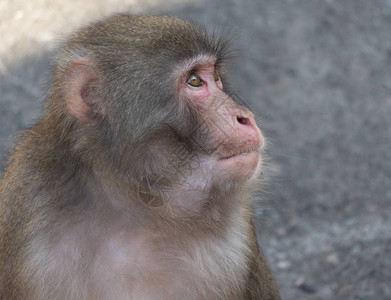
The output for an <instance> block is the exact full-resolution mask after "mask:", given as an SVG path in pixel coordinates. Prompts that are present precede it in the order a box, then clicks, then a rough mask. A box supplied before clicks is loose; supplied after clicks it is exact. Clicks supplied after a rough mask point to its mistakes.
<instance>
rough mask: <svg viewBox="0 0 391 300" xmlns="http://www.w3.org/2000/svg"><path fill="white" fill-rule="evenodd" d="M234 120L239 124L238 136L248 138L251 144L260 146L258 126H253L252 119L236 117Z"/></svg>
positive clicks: (261, 140) (260, 136)
mask: <svg viewBox="0 0 391 300" xmlns="http://www.w3.org/2000/svg"><path fill="white" fill-rule="evenodd" d="M236 120H237V121H238V123H239V126H238V130H239V132H238V133H239V135H242V136H246V137H248V138H249V139H250V140H251V141H252V142H253V143H255V144H257V145H258V146H260V145H262V143H263V139H262V134H261V132H260V130H259V129H258V126H257V125H256V124H255V120H254V118H253V117H244V116H238V117H236Z"/></svg>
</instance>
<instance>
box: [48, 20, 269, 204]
mask: <svg viewBox="0 0 391 300" xmlns="http://www.w3.org/2000/svg"><path fill="white" fill-rule="evenodd" d="M226 56H227V43H226V42H225V41H224V40H222V39H220V38H218V37H216V36H213V35H208V34H206V33H205V32H203V31H202V30H200V29H198V28H197V27H196V26H194V25H193V24H191V23H189V22H187V21H184V20H181V19H178V18H172V17H154V16H142V15H117V16H114V17H112V18H111V19H109V20H106V21H105V22H101V23H97V24H95V25H92V26H91V27H87V28H85V29H84V30H82V31H80V32H79V33H77V34H76V35H75V36H74V37H73V38H72V39H71V40H70V42H69V43H68V44H67V45H66V47H65V51H64V52H63V53H62V57H61V59H60V63H59V66H58V69H57V73H56V74H57V76H59V78H60V79H59V81H60V82H63V83H64V84H62V85H61V88H62V91H63V95H64V98H65V102H64V101H63V102H62V103H65V105H64V104H61V102H58V103H57V102H53V103H52V104H51V105H52V106H54V107H56V106H58V107H59V109H58V111H61V112H62V114H63V115H65V119H66V120H67V122H68V123H69V124H70V125H69V126H72V127H73V128H74V134H73V136H72V140H71V143H73V147H74V148H75V149H76V148H77V149H78V151H79V153H83V158H82V160H83V161H84V162H85V163H86V164H87V165H89V166H90V169H91V170H93V171H94V174H105V177H106V178H107V177H108V178H110V177H111V178H115V180H114V179H113V181H115V182H116V184H118V185H119V186H121V187H122V188H123V189H127V190H131V189H132V188H135V189H138V190H139V191H140V198H142V199H143V200H144V201H146V202H150V200H151V199H155V200H156V199H157V198H159V199H163V200H164V201H163V202H164V203H166V202H170V201H174V202H175V203H179V204H180V205H184V206H185V207H186V209H187V210H191V209H193V208H194V207H193V206H197V205H204V203H200V202H203V201H207V199H208V197H211V195H212V194H213V195H214V197H216V195H218V194H221V195H223V194H227V193H230V192H233V191H234V190H235V189H238V188H239V187H243V186H246V185H247V184H248V183H249V182H252V181H254V179H255V178H256V177H257V175H258V172H259V167H260V150H261V149H262V146H263V143H264V142H263V137H262V134H261V132H260V130H259V129H258V127H257V125H256V123H255V120H254V116H253V113H252V112H250V111H249V110H248V109H247V108H245V107H244V106H242V105H240V104H238V103H237V102H236V101H235V99H234V98H233V97H231V96H230V93H229V92H228V90H227V88H226V87H225V82H226V78H225V68H224V64H225V61H226ZM61 105H62V107H61ZM80 149H82V151H80ZM90 154H91V155H90ZM89 157H94V159H93V160H92V159H89ZM97 157H98V158H99V159H97ZM111 174H112V175H111ZM146 199H147V200H146ZM173 199H174V200H173ZM175 199H176V200H175ZM193 199H197V200H193ZM201 199H202V200H201ZM155 200H153V201H155ZM153 201H151V202H150V203H152V202H153ZM159 203H160V202H159ZM194 203H196V204H194Z"/></svg>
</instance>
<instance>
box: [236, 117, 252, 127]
mask: <svg viewBox="0 0 391 300" xmlns="http://www.w3.org/2000/svg"><path fill="white" fill-rule="evenodd" d="M236 119H237V120H238V122H239V124H242V125H249V124H250V121H249V120H248V119H247V118H243V117H237V118H236Z"/></svg>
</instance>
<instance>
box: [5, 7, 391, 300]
mask: <svg viewBox="0 0 391 300" xmlns="http://www.w3.org/2000/svg"><path fill="white" fill-rule="evenodd" d="M124 10H127V11H133V12H153V13H156V12H166V13H169V14H175V15H180V16H183V17H187V18H191V19H193V20H196V21H197V22H198V23H200V24H202V25H204V26H205V27H208V28H211V29H215V28H219V29H221V30H223V31H232V36H233V37H234V38H233V40H232V44H233V46H234V47H235V48H236V50H237V52H238V53H239V59H237V60H236V62H235V65H234V67H233V68H232V70H234V71H235V72H234V73H233V74H232V84H233V86H234V87H235V89H236V90H237V92H238V94H240V95H241V98H242V99H243V101H245V102H246V103H247V104H248V105H249V106H250V107H251V108H252V109H253V110H254V111H255V112H256V115H257V117H258V119H259V121H260V124H261V128H262V129H263V130H264V132H265V135H266V136H267V137H268V138H269V141H270V144H271V146H270V150H269V151H268V154H269V156H270V166H269V170H268V171H267V172H266V175H267V177H268V183H267V184H265V187H264V189H263V190H262V191H261V192H259V194H258V196H259V197H258V198H260V199H261V200H260V201H259V202H258V203H257V204H256V211H257V219H256V221H257V229H258V230H257V232H258V236H259V240H260V242H261V245H262V248H263V251H264V252H265V254H266V256H267V258H268V260H269V262H270V264H271V266H272V269H273V271H274V274H275V276H276V278H277V281H278V284H279V286H280V288H281V292H282V296H283V298H284V299H292V300H296V299H376V300H378V299H379V300H381V299H391V284H390V282H391V254H390V252H391V217H390V215H391V151H390V149H389V148H390V147H391V117H390V116H391V1H389V0H372V1H368V0H341V1H337V0H313V1H304V0H274V1H271V0H249V1H245V0H242V1H239V0H216V1H197V2H196V3H194V2H193V1H190V0H188V1H179V0H177V1H173V0H165V1H156V0H155V1H141V0H133V1H132V0H125V1H119V0H108V1H84V2H81V1H76V0H68V1H60V0H55V1H53V0H51V1H49V0H35V1H18V0H17V1H11V0H8V1H7V0H3V1H1V2H0V161H1V162H0V173H1V170H2V169H3V168H4V160H5V158H6V153H7V152H8V151H9V150H10V149H11V147H12V145H13V143H14V141H15V136H16V135H15V132H16V131H17V130H19V129H21V128H25V127H26V126H28V125H29V124H31V123H32V122H33V121H34V120H35V119H36V118H37V117H38V116H39V107H40V101H41V99H42V96H43V95H44V94H45V90H46V88H47V79H48V70H49V63H50V60H51V58H52V57H53V54H54V51H55V49H56V48H57V45H58V44H57V42H58V40H59V39H61V38H63V37H64V36H66V35H67V34H69V32H71V31H72V30H73V29H75V28H76V27H78V26H80V25H82V24H85V23H87V22H88V21H90V20H94V19H97V18H99V17H101V16H103V15H106V14H109V13H110V12H113V11H124Z"/></svg>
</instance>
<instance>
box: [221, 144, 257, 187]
mask: <svg viewBox="0 0 391 300" xmlns="http://www.w3.org/2000/svg"><path fill="white" fill-rule="evenodd" d="M259 162H260V154H259V152H258V151H257V150H254V151H250V152H245V153H240V154H235V155H232V156H229V157H224V158H222V159H219V160H218V162H217V165H218V170H219V171H220V172H221V173H220V174H224V175H223V177H226V178H225V179H226V180H235V181H236V180H237V181H245V180H247V179H250V178H251V177H253V176H254V175H256V174H255V173H257V172H256V170H257V169H258V166H259Z"/></svg>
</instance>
